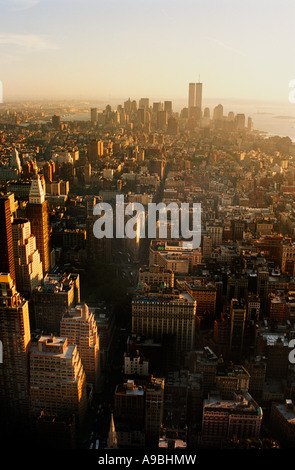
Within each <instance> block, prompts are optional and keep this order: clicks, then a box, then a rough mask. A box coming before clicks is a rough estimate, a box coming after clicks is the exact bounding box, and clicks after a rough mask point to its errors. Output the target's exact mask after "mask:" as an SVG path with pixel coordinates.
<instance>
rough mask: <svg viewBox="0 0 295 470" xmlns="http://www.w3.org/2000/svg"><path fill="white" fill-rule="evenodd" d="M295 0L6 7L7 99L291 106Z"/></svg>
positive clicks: (46, 0) (0, 28)
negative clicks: (200, 93)
mask: <svg viewBox="0 0 295 470" xmlns="http://www.w3.org/2000/svg"><path fill="white" fill-rule="evenodd" d="M294 13H295V3H294V0H268V1H266V0H248V1H245V0H235V1H233V0H222V1H221V0H182V1H180V0H178V1H175V0H149V1H146V0H145V1H143V0H125V1H122V0H0V80H1V81H2V83H3V94H4V100H14V99H28V98H37V99H42V98H49V99H55V98H57V99H62V98H65V99H74V98H77V99H85V100H86V99H106V98H112V99H114V98H120V99H121V98H123V99H127V98H128V97H129V96H130V97H131V98H134V99H137V98H140V97H144V96H147V97H150V98H152V99H155V100H157V99H159V100H160V99H161V100H165V99H172V100H173V99H186V97H187V88H188V83H189V82H190V81H198V78H199V76H200V78H201V81H202V82H203V83H204V97H205V98H206V97H208V98H214V97H219V98H220V99H222V98H243V99H251V100H256V99H261V100H279V101H283V102H284V101H287V100H288V93H289V88H288V85H289V81H290V80H291V79H293V78H295V50H294V44H295V28H294V17H295V15H294Z"/></svg>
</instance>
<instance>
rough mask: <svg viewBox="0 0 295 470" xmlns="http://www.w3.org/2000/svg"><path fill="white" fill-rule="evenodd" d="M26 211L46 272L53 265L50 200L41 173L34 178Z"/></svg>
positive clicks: (44, 271)
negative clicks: (51, 256) (46, 197)
mask: <svg viewBox="0 0 295 470" xmlns="http://www.w3.org/2000/svg"><path fill="white" fill-rule="evenodd" d="M26 212H27V218H28V219H29V221H30V223H31V232H32V234H33V235H35V237H36V245H37V249H38V252H39V254H40V258H41V261H42V265H43V274H45V273H47V272H48V271H49V269H50V267H51V262H50V251H51V248H50V225H49V205H48V201H47V200H45V192H44V188H43V186H42V182H41V179H40V177H39V175H37V176H36V177H34V179H33V180H32V183H31V188H30V194H29V203H28V204H27V207H26Z"/></svg>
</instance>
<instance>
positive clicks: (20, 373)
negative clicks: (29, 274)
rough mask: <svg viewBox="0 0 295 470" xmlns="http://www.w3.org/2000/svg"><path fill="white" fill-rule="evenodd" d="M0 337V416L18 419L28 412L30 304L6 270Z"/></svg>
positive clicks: (0, 290)
mask: <svg viewBox="0 0 295 470" xmlns="http://www.w3.org/2000/svg"><path fill="white" fill-rule="evenodd" d="M0 339H1V341H2V345H3V363H0V415H1V419H2V418H4V417H7V418H10V417H14V418H17V419H19V418H21V417H22V416H27V415H28V412H29V348H30V343H31V332H30V322H29V305H28V301H26V300H24V299H23V298H21V296H20V294H19V293H18V292H17V290H16V286H15V283H14V281H13V279H12V277H11V275H10V274H8V273H0Z"/></svg>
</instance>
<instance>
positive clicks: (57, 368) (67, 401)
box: [30, 335, 87, 424]
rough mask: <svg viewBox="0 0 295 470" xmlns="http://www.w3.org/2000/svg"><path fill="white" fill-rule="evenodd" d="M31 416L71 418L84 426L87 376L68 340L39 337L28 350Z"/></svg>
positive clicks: (75, 348)
mask: <svg viewBox="0 0 295 470" xmlns="http://www.w3.org/2000/svg"><path fill="white" fill-rule="evenodd" d="M30 396H31V405H32V413H33V415H34V416H36V417H38V416H39V415H40V413H41V412H44V413H48V414H57V415H58V416H60V415H62V416H70V417H71V416H72V415H74V416H75V418H76V420H77V422H78V424H79V423H80V424H81V422H83V420H84V417H85V412H86V409H87V397H86V375H85V372H84V369H83V366H82V362H81V358H80V355H79V352H78V348H77V346H76V345H75V344H70V343H69V342H68V339H67V338H63V337H55V336H51V335H50V336H41V337H40V338H39V340H38V343H37V344H34V345H32V347H31V350H30Z"/></svg>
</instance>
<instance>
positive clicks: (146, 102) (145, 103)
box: [138, 98, 150, 109]
mask: <svg viewBox="0 0 295 470" xmlns="http://www.w3.org/2000/svg"><path fill="white" fill-rule="evenodd" d="M149 106H150V100H149V98H140V100H139V102H138V107H139V108H146V109H148V108H149Z"/></svg>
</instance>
